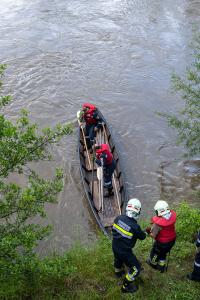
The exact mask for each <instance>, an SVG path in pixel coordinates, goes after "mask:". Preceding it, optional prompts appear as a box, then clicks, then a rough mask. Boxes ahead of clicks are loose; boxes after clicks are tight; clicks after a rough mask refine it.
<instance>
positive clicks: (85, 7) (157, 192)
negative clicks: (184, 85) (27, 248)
mask: <svg viewBox="0 0 200 300" xmlns="http://www.w3.org/2000/svg"><path fill="white" fill-rule="evenodd" d="M0 3H1V9H0V37H1V42H0V62H1V63H6V64H7V65H8V68H7V71H6V74H5V92H7V93H10V94H11V95H12V96H13V102H12V103H11V105H10V106H9V107H7V108H6V110H5V113H6V114H7V115H8V116H9V117H10V118H12V119H13V120H15V119H16V116H17V114H18V113H19V111H20V109H22V108H26V109H28V110H29V111H30V117H31V119H32V120H33V121H35V122H38V124H39V125H40V127H46V126H54V125H55V124H56V123H58V122H60V123H64V122H66V121H73V120H74V119H75V116H76V112H77V110H79V108H80V106H81V104H82V103H83V102H85V101H87V102H93V103H95V104H97V105H98V107H99V108H100V110H101V111H102V113H103V114H104V116H105V117H106V119H107V121H108V122H109V124H110V125H111V127H112V130H113V134H114V138H115V141H116V145H117V147H118V149H119V152H120V154H121V160H122V163H123V165H124V168H125V175H126V183H127V189H128V193H129V195H130V197H133V196H134V197H138V198H139V199H140V200H141V202H142V204H143V209H142V212H143V217H146V216H150V215H151V214H152V212H153V210H152V209H153V205H154V203H155V202H156V200H158V199H159V198H164V199H166V200H167V201H169V203H170V204H173V203H178V202H179V201H180V199H183V198H185V197H186V196H187V197H189V198H190V194H191V192H192V191H194V190H195V189H198V188H199V182H198V180H196V178H197V176H198V175H199V173H200V165H199V160H192V161H186V162H184V161H182V160H181V159H180V156H181V154H182V153H183V149H182V148H181V147H177V146H176V142H175V141H176V133H175V131H173V130H172V129H170V128H168V126H167V124H166V122H165V120H163V119H162V118H159V117H158V116H156V115H155V111H165V112H172V113H175V112H176V111H177V110H179V109H180V108H181V107H182V104H183V103H182V101H181V98H180V96H178V95H175V94H172V93H171V90H170V77H171V74H172V72H173V71H176V72H177V73H179V74H184V71H185V68H186V66H187V65H189V64H190V62H191V58H192V56H191V52H192V51H191V49H190V47H189V44H190V42H191V38H192V31H193V27H194V26H195V25H196V24H199V21H200V0H198V1H197V0H196V1H195V0H173V1H172V0H165V1H158V0H151V1H149V0H144V1H141V0H135V1H134V0H34V1H31V0H1V1H0ZM75 133H76V129H75ZM53 153H54V161H52V162H51V163H47V162H44V163H40V164H37V169H38V172H39V173H41V174H42V175H46V176H51V174H53V170H54V168H55V167H56V166H60V167H62V168H63V169H64V174H65V182H64V189H63V192H62V193H61V195H60V197H59V201H58V204H57V205H49V206H48V207H47V212H48V220H47V221H48V222H50V223H53V225H54V231H53V233H52V235H51V236H50V237H49V238H48V239H47V240H46V241H44V242H43V243H41V245H40V251H41V252H45V253H46V252H48V251H51V250H55V249H56V250H58V251H63V250H65V249H67V248H68V247H69V246H71V245H73V244H74V243H75V242H77V241H81V243H88V241H90V240H93V239H94V238H95V236H96V233H95V232H96V231H95V224H94V220H93V218H92V215H91V214H90V211H89V208H88V206H87V201H86V199H85V198H84V193H83V189H82V185H81V181H80V175H79V170H78V167H79V165H78V160H77V153H76V134H74V135H73V136H71V137H66V138H65V139H63V141H62V142H60V143H59V145H58V146H57V147H55V148H54V149H53ZM191 201H192V200H191Z"/></svg>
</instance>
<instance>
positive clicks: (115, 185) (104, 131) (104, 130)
mask: <svg viewBox="0 0 200 300" xmlns="http://www.w3.org/2000/svg"><path fill="white" fill-rule="evenodd" d="M102 126H103V133H104V136H105V139H106V143H107V144H108V145H109V142H108V137H107V134H106V129H105V125H104V123H102ZM109 148H110V145H109ZM115 173H116V171H114V173H113V183H114V187H115V191H116V196H117V204H118V208H119V212H120V214H121V206H120V200H119V194H118V191H117V184H116V180H115Z"/></svg>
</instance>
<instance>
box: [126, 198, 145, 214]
mask: <svg viewBox="0 0 200 300" xmlns="http://www.w3.org/2000/svg"><path fill="white" fill-rule="evenodd" d="M140 211H141V202H140V200H138V199H136V198H134V199H130V200H129V201H128V203H127V205H126V215H127V216H128V217H129V218H134V219H137V218H138V217H139V215H140Z"/></svg>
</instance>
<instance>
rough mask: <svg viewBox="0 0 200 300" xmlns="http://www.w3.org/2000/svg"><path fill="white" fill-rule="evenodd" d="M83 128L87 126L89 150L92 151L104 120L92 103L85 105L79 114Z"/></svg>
mask: <svg viewBox="0 0 200 300" xmlns="http://www.w3.org/2000/svg"><path fill="white" fill-rule="evenodd" d="M79 120H80V122H81V124H80V125H81V126H82V125H83V124H85V132H86V141H87V147H88V149H91V147H92V145H93V143H94V138H95V136H96V132H97V130H98V129H99V128H100V127H101V123H102V121H103V120H102V118H101V117H100V116H99V114H98V111H97V108H96V106H95V105H93V104H91V103H84V104H83V106H82V110H81V111H80V113H79Z"/></svg>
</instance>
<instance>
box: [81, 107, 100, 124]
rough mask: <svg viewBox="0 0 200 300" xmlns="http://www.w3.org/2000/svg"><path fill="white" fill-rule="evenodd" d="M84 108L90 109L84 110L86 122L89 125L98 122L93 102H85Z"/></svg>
mask: <svg viewBox="0 0 200 300" xmlns="http://www.w3.org/2000/svg"><path fill="white" fill-rule="evenodd" d="M82 108H83V109H85V108H87V109H88V110H87V111H86V112H84V120H85V122H86V124H87V125H90V124H97V120H96V119H95V118H94V113H95V112H96V110H97V108H96V106H95V105H93V104H90V103H84V104H83V106H82Z"/></svg>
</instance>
